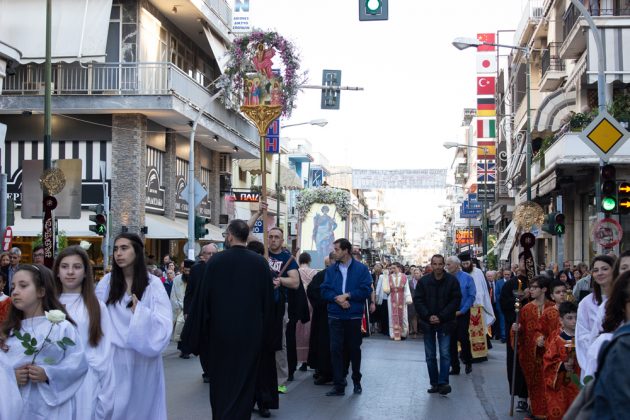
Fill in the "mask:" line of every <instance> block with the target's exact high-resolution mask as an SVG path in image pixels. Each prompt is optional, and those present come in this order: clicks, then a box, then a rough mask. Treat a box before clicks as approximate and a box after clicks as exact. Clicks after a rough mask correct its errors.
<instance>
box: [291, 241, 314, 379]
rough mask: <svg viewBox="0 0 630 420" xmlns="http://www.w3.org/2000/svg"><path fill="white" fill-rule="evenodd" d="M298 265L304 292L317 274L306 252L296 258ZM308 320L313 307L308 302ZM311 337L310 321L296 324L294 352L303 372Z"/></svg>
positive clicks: (306, 365) (306, 366) (305, 366)
mask: <svg viewBox="0 0 630 420" xmlns="http://www.w3.org/2000/svg"><path fill="white" fill-rule="evenodd" d="M298 263H299V264H300V268H299V270H298V272H299V273H300V280H301V281H302V285H303V286H304V290H305V291H306V289H308V285H309V284H310V283H311V281H312V280H313V277H315V274H317V272H318V271H317V270H315V269H313V268H311V267H310V264H311V255H310V254H309V253H308V252H303V253H302V254H300V257H299V258H298ZM307 305H308V312H309V319H311V320H312V318H313V307H312V306H311V304H310V302H308V301H307ZM310 335H311V321H309V322H307V323H302V322H298V323H297V324H296V331H295V337H296V352H297V361H298V362H302V366H300V370H301V371H303V372H305V371H306V370H307V368H308V363H307V362H308V349H309V339H310Z"/></svg>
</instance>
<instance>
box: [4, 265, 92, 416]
mask: <svg viewBox="0 0 630 420" xmlns="http://www.w3.org/2000/svg"><path fill="white" fill-rule="evenodd" d="M13 285H14V289H13V292H12V295H11V296H12V307H11V309H10V311H9V316H8V318H7V321H6V322H5V323H4V324H3V325H2V329H1V330H0V352H2V353H3V354H2V356H0V357H2V359H3V363H2V364H3V365H7V364H8V365H9V366H10V367H11V368H12V369H13V372H14V375H13V378H12V379H13V381H15V382H14V383H16V384H17V385H18V386H19V391H20V395H21V399H22V402H21V405H22V410H21V413H19V412H16V413H12V414H10V415H9V416H8V417H7V418H8V419H11V420H13V419H24V420H44V419H46V420H57V419H59V420H67V419H76V418H77V413H76V409H75V407H76V401H75V395H76V393H77V391H78V389H79V388H80V387H81V384H82V383H83V378H84V376H85V373H86V372H87V368H88V366H87V361H86V358H85V353H84V350H83V346H82V344H81V338H80V336H79V333H78V331H77V329H76V327H75V326H74V323H73V322H72V321H71V318H68V319H67V320H66V315H67V313H66V311H65V309H64V308H63V305H61V303H60V302H59V300H58V299H57V297H56V296H55V286H54V283H53V274H52V272H51V271H50V270H49V269H48V268H46V267H45V266H43V265H20V266H19V268H18V271H16V272H15V274H14V275H13ZM28 336H30V337H31V338H34V339H35V341H31V342H30V345H31V347H32V348H31V349H27V348H26V347H25V346H24V343H25V341H26V340H27V337H28ZM19 337H22V339H20V338H19ZM60 342H64V343H63V345H62V344H59V343H60ZM29 351H30V353H29ZM34 357H35V360H34V361H33V358H34ZM3 380H7V378H6V377H5V378H3V379H0V381H3ZM5 389H6V390H7V391H8V393H9V395H11V390H15V388H13V385H11V386H9V387H8V388H5V387H4V386H3V387H2V399H3V403H2V404H3V405H4V398H5V395H6V394H5ZM13 394H14V396H15V393H13ZM9 405H11V406H14V407H18V408H16V410H19V405H20V403H19V401H12V402H11V403H10V404H7V407H8V406H9Z"/></svg>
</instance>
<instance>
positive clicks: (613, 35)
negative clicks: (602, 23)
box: [587, 27, 630, 84]
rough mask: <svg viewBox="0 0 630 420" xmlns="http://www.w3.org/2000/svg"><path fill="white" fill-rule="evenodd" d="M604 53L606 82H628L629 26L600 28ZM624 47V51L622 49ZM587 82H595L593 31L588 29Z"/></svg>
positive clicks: (629, 59)
mask: <svg viewBox="0 0 630 420" xmlns="http://www.w3.org/2000/svg"><path fill="white" fill-rule="evenodd" d="M599 33H600V34H601V38H602V44H604V53H605V55H606V57H605V60H606V73H605V78H606V84H610V83H612V82H614V81H620V82H622V83H630V54H628V45H629V44H630V28H628V27H607V28H603V29H600V31H599ZM624 47H625V51H624ZM587 51H588V63H587V69H588V70H587V75H588V83H597V69H598V66H597V48H596V45H595V39H594V38H593V33H592V32H591V31H590V30H589V31H588V47H587Z"/></svg>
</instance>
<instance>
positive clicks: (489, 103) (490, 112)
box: [477, 98, 497, 117]
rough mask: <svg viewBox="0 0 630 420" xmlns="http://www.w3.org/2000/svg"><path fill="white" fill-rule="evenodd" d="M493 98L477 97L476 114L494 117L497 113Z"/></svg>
mask: <svg viewBox="0 0 630 420" xmlns="http://www.w3.org/2000/svg"><path fill="white" fill-rule="evenodd" d="M496 107H497V106H496V104H495V103H494V98H477V116H479V117H494V116H496V115H497V110H496Z"/></svg>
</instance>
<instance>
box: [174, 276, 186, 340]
mask: <svg viewBox="0 0 630 420" xmlns="http://www.w3.org/2000/svg"><path fill="white" fill-rule="evenodd" d="M185 294H186V283H184V281H183V280H182V276H181V274H180V275H179V276H177V277H175V279H173V288H172V289H171V306H172V308H173V323H174V324H175V325H174V326H173V327H174V329H173V337H172V338H173V341H179V339H180V336H181V333H182V329H183V328H184V295H185Z"/></svg>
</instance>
